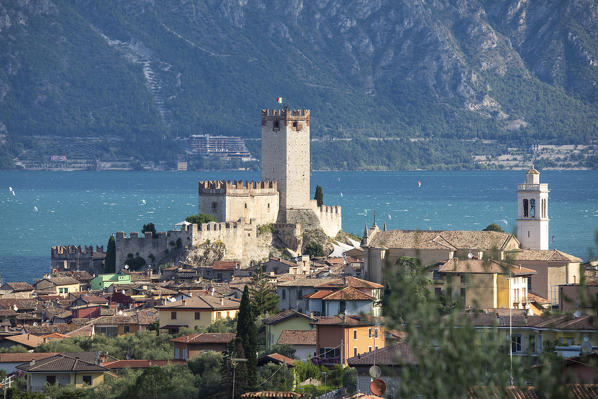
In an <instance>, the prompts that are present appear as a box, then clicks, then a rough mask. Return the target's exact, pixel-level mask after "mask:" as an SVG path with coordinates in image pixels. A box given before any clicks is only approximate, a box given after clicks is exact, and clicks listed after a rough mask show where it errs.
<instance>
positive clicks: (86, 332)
mask: <svg viewBox="0 0 598 399" xmlns="http://www.w3.org/2000/svg"><path fill="white" fill-rule="evenodd" d="M92 332H93V326H92V325H91V324H88V325H86V326H82V327H79V328H77V329H75V330H73V331H70V332H68V333H66V335H68V336H69V337H91V336H92Z"/></svg>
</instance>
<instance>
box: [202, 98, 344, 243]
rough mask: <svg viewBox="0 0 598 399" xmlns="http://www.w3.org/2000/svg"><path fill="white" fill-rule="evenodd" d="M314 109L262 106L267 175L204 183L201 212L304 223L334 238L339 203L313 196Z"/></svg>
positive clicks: (264, 221) (338, 224)
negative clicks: (321, 202) (326, 202)
mask: <svg viewBox="0 0 598 399" xmlns="http://www.w3.org/2000/svg"><path fill="white" fill-rule="evenodd" d="M310 143H311V139H310V111H309V110H289V109H287V108H284V109H281V110H272V111H271V110H262V180H261V181H259V182H245V183H242V182H225V181H202V182H199V191H198V199H199V201H198V202H199V212H200V213H209V214H213V215H215V216H216V217H217V218H218V220H219V221H237V220H239V219H241V218H243V219H244V220H251V219H254V220H255V223H257V224H258V225H261V224H270V223H284V224H299V225H301V227H302V228H303V229H317V228H321V229H322V230H323V231H324V232H325V233H326V235H328V236H330V237H334V236H336V235H337V234H338V232H339V231H340V230H341V224H342V213H341V207H340V206H325V205H322V206H318V205H317V201H316V200H312V199H311V196H310V192H311V191H310V190H311V188H310V175H311V167H310Z"/></svg>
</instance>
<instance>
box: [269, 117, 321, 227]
mask: <svg viewBox="0 0 598 399" xmlns="http://www.w3.org/2000/svg"><path fill="white" fill-rule="evenodd" d="M310 171H311V168H310V133H309V110H290V109H288V108H286V107H285V108H284V109H281V110H272V111H270V110H262V180H274V181H277V182H278V192H279V193H280V200H279V213H278V222H279V223H302V224H303V225H306V224H313V223H315V224H316V225H317V224H318V219H317V216H316V215H315V213H314V212H313V209H312V206H311V205H310ZM314 218H315V219H314Z"/></svg>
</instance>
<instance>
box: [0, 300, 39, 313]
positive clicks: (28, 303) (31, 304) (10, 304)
mask: <svg viewBox="0 0 598 399" xmlns="http://www.w3.org/2000/svg"><path fill="white" fill-rule="evenodd" d="M15 305H16V306H17V308H18V310H17V311H19V310H21V311H22V310H35V309H37V307H38V305H41V302H40V301H38V300H37V299H18V298H2V299H0V308H3V309H14V306H15Z"/></svg>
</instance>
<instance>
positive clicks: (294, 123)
mask: <svg viewBox="0 0 598 399" xmlns="http://www.w3.org/2000/svg"><path fill="white" fill-rule="evenodd" d="M293 127H294V128H295V129H297V121H293Z"/></svg>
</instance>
